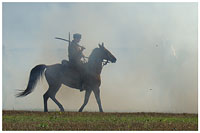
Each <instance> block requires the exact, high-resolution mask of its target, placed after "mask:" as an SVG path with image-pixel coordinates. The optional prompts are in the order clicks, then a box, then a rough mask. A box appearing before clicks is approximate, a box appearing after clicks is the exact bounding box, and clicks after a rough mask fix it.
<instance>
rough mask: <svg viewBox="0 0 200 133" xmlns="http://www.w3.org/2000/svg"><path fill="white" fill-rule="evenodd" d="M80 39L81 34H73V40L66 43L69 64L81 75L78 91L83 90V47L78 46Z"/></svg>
mask: <svg viewBox="0 0 200 133" xmlns="http://www.w3.org/2000/svg"><path fill="white" fill-rule="evenodd" d="M80 40H81V34H78V33H76V34H74V35H73V40H72V42H70V44H69V45H68V57H69V62H70V64H71V65H72V66H73V67H75V68H76V69H77V70H78V71H79V72H80V75H81V88H80V91H83V73H84V70H83V69H84V68H83V61H82V60H81V59H82V58H85V56H84V55H83V50H84V49H85V48H84V47H83V46H80V45H79V44H78V43H79V42H80Z"/></svg>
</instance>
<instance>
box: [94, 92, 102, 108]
mask: <svg viewBox="0 0 200 133" xmlns="http://www.w3.org/2000/svg"><path fill="white" fill-rule="evenodd" d="M93 92H94V95H95V98H96V100H97V104H98V106H99V112H103V109H102V106H101V99H100V89H99V88H95V89H94V90H93Z"/></svg>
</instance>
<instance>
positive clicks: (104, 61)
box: [102, 60, 110, 66]
mask: <svg viewBox="0 0 200 133" xmlns="http://www.w3.org/2000/svg"><path fill="white" fill-rule="evenodd" d="M102 63H103V66H105V65H107V64H108V63H110V61H108V60H103V62H102Z"/></svg>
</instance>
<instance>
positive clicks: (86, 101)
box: [78, 89, 92, 112]
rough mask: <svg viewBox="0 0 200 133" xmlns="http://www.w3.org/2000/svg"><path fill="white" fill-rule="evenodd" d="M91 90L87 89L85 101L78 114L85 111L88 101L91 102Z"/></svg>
mask: <svg viewBox="0 0 200 133" xmlns="http://www.w3.org/2000/svg"><path fill="white" fill-rule="evenodd" d="M91 92H92V91H91V90H90V89H87V90H86V91H85V100H84V103H83V105H82V106H81V108H80V109H79V111H78V112H82V111H83V108H84V107H85V105H86V104H87V103H88V100H89V97H90V94H91Z"/></svg>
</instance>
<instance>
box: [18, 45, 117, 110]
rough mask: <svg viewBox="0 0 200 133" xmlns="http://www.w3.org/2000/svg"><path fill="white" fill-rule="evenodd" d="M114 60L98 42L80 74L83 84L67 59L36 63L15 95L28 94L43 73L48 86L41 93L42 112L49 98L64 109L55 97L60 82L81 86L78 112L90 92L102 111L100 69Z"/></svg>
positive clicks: (84, 104) (71, 85) (76, 86)
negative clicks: (82, 72) (83, 92)
mask: <svg viewBox="0 0 200 133" xmlns="http://www.w3.org/2000/svg"><path fill="white" fill-rule="evenodd" d="M116 60H117V59H116V58H115V56H114V55H112V54H111V52H110V51H109V50H107V49H106V48H105V47H104V44H103V43H102V44H99V47H97V48H95V49H93V51H92V53H91V54H90V56H89V58H88V61H87V62H86V63H85V64H84V67H83V68H84V69H83V71H84V74H82V77H83V79H84V82H83V86H81V82H82V80H81V73H80V71H78V70H77V69H76V68H75V67H74V66H72V65H71V64H70V63H69V62H68V61H67V60H64V61H65V62H66V63H58V64H53V65H49V66H47V65H45V64H40V65H37V66H35V67H34V68H33V69H32V70H31V72H30V76H29V81H28V85H27V88H26V89H25V90H23V91H22V92H20V93H18V94H17V95H16V96H17V97H24V96H27V95H28V94H30V93H31V92H32V91H33V90H34V88H35V87H36V84H37V82H38V80H39V79H40V78H41V77H42V76H43V75H45V78H46V80H47V83H48V85H49V88H48V90H47V91H46V93H45V94H44V95H43V100H44V112H48V108H47V101H48V99H49V98H51V99H52V100H53V101H54V102H55V103H56V105H57V106H58V107H59V109H60V111H61V112H63V111H64V108H63V106H62V105H61V103H60V102H59V101H58V100H57V99H56V98H55V96H56V93H57V92H58V90H59V89H60V87H61V85H62V84H64V85H66V86H68V87H70V88H72V89H78V90H80V88H81V87H83V90H84V91H85V98H84V102H83V104H82V106H81V107H80V109H79V112H82V111H83V109H84V107H85V106H86V104H87V103H88V100H89V97H90V94H91V92H93V93H94V95H95V98H96V101H97V104H98V107H99V112H103V109H102V105H101V99H100V85H101V71H102V69H103V66H104V65H106V64H107V63H110V62H111V63H115V62H116Z"/></svg>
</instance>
